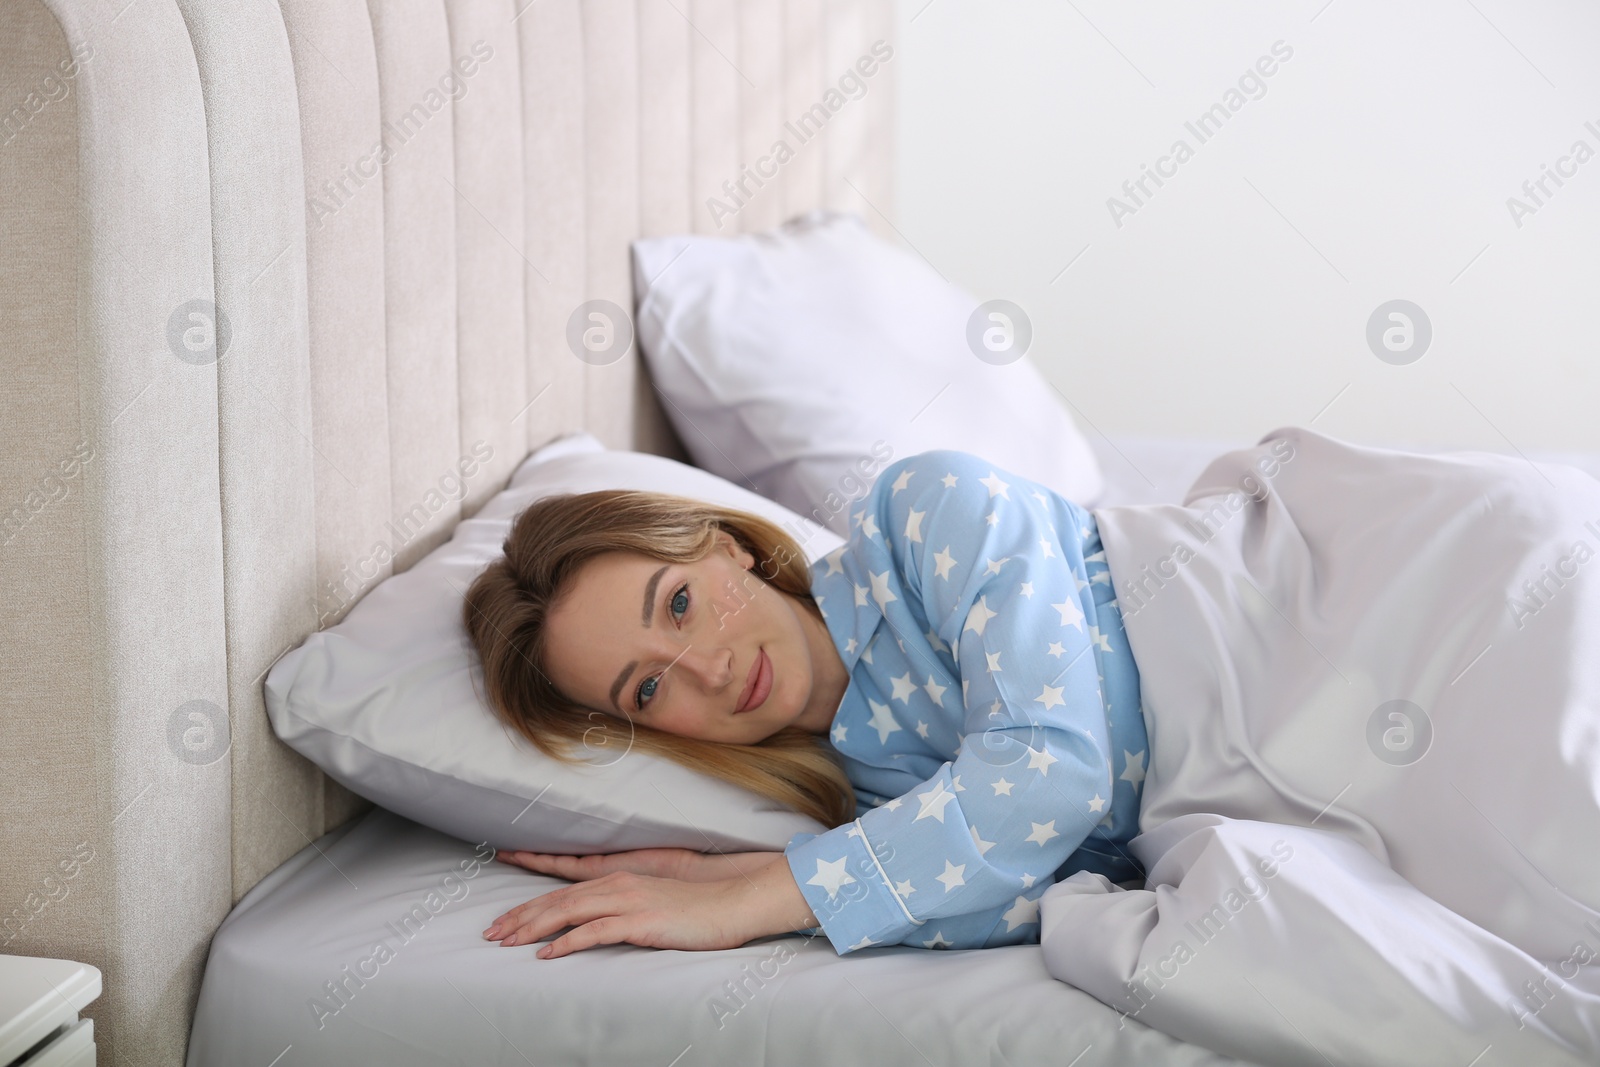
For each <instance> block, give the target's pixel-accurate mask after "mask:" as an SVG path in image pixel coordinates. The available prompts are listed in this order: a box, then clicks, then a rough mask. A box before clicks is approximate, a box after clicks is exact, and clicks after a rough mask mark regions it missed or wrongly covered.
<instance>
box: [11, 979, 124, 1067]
mask: <svg viewBox="0 0 1600 1067" xmlns="http://www.w3.org/2000/svg"><path fill="white" fill-rule="evenodd" d="M99 995H100V969H99V968H98V967H91V966H89V965H88V964H87V963H74V962H73V961H71V960H52V959H44V958H41V957H36V956H0V1067H94V1020H93V1019H80V1018H78V1012H80V1011H82V1010H83V1008H84V1007H85V1006H86V1005H88V1004H89V1002H90V1001H92V1000H94V998H95V997H98V996H99Z"/></svg>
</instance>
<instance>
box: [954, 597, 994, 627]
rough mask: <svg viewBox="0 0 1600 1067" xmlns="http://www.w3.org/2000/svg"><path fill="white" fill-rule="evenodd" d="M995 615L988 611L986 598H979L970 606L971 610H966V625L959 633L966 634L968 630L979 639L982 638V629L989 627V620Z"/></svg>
mask: <svg viewBox="0 0 1600 1067" xmlns="http://www.w3.org/2000/svg"><path fill="white" fill-rule="evenodd" d="M996 614H997V612H994V611H990V610H989V599H988V597H982V596H980V597H979V598H978V602H977V603H976V604H974V605H972V607H971V609H970V610H968V612H967V624H966V625H965V626H963V627H962V628H961V632H962V633H966V632H967V631H968V630H971V631H972V632H973V633H975V634H977V635H978V636H979V637H982V636H983V628H984V627H985V626H987V625H989V620H990V619H992V618H994V617H995V615H996Z"/></svg>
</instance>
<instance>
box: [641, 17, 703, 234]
mask: <svg viewBox="0 0 1600 1067" xmlns="http://www.w3.org/2000/svg"><path fill="white" fill-rule="evenodd" d="M638 30H639V235H640V236H641V237H662V236H665V235H667V234H674V233H687V232H689V216H690V214H691V213H692V212H693V211H694V204H693V197H692V196H691V195H690V191H689V170H690V154H689V50H690V44H689V38H690V37H691V36H693V34H694V30H693V29H691V28H690V26H689V23H688V21H687V20H686V19H685V18H684V17H683V15H682V13H681V12H680V11H679V10H678V9H677V8H675V7H674V6H673V0H639V16H638Z"/></svg>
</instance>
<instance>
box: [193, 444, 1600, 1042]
mask: <svg viewBox="0 0 1600 1067" xmlns="http://www.w3.org/2000/svg"><path fill="white" fill-rule="evenodd" d="M1092 443H1093V445H1094V448H1095V451H1096V453H1097V455H1098V456H1099V458H1100V461H1101V465H1102V469H1103V470H1104V473H1105V476H1106V485H1107V489H1106V492H1105V493H1104V494H1103V496H1102V497H1101V498H1100V499H1099V500H1097V501H1096V502H1095V504H1096V505H1097V506H1108V505H1111V504H1116V503H1147V502H1161V501H1177V500H1179V499H1181V497H1182V495H1183V493H1184V491H1185V490H1186V489H1187V488H1188V486H1189V484H1190V483H1191V482H1192V481H1193V479H1194V477H1195V476H1196V475H1197V474H1199V473H1200V471H1201V470H1202V469H1204V467H1205V466H1206V465H1207V464H1208V463H1209V462H1210V461H1211V460H1212V459H1213V458H1215V457H1216V456H1217V455H1219V454H1220V453H1222V452H1225V451H1228V450H1230V449H1232V448H1236V447H1240V446H1241V445H1246V444H1251V443H1253V441H1241V440H1232V441H1220V440H1204V441H1202V440H1179V439H1171V438H1150V437H1129V438H1118V439H1117V440H1116V441H1115V442H1112V441H1108V440H1107V439H1105V438H1103V437H1098V436H1096V437H1094V438H1092ZM1527 458H1529V460H1530V461H1532V462H1541V461H1543V460H1546V459H1549V460H1557V461H1560V462H1566V463H1570V464H1572V465H1574V466H1579V467H1582V468H1583V469H1586V470H1589V471H1590V472H1591V473H1595V474H1597V476H1600V455H1587V454H1585V455H1571V454H1560V455H1557V454H1553V453H1529V454H1528V456H1527ZM479 856H481V853H479V852H477V850H475V849H474V847H473V846H472V845H470V844H468V843H466V842H462V841H459V840H456V839H454V838H451V837H448V836H446V835H443V834H440V833H437V832H435V831H432V830H429V829H427V828H425V827H422V826H419V825H417V824H415V823H412V822H410V821H408V820H406V819H403V818H401V817H400V816H398V815H395V814H393V813H391V812H389V811H386V810H384V809H381V808H380V809H377V810H375V811H373V812H372V813H370V814H369V815H367V816H365V817H364V818H362V819H360V820H358V821H356V822H354V823H352V824H350V825H348V826H345V827H342V828H340V829H339V830H336V831H334V832H332V833H330V834H328V835H326V836H325V837H323V838H322V839H320V840H319V841H317V842H315V843H314V844H312V845H308V846H307V847H306V848H305V849H303V850H302V851H301V852H300V853H298V854H297V855H296V856H294V857H293V858H292V859H290V860H289V861H288V862H286V863H285V864H284V865H283V866H282V867H280V868H279V869H278V870H276V871H274V872H273V873H272V874H271V875H269V876H268V877H267V878H265V879H264V880H262V882H261V883H260V884H258V885H257V886H256V887H255V888H254V889H252V890H251V891H250V892H249V893H248V894H246V896H245V897H244V899H243V900H241V901H240V902H239V904H238V906H237V907H236V908H235V909H234V910H233V912H232V913H231V914H230V915H229V916H228V918H227V919H226V920H225V921H224V922H223V924H222V926H221V927H220V928H219V929H218V931H217V934H216V936H215V938H214V939H213V941H212V945H211V953H210V958H209V960H208V963H207V966H206V973H205V978H204V981H203V984H202V987H201V991H200V997H199V1003H198V1005H197V1008H196V1016H195V1023H194V1027H193V1030H192V1033H191V1037H190V1044H189V1051H188V1059H187V1063H188V1065H189V1067H212V1065H218V1064H236V1063H237V1064H258V1065H262V1067H309V1065H316V1064H339V1065H344V1064H351V1063H381V1064H384V1065H385V1067H414V1065H425V1064H426V1065H433V1064H472V1065H493V1064H508V1065H519V1064H540V1065H545V1064H603V1065H625V1064H640V1065H649V1067H667V1065H672V1067H692V1065H696V1064H741V1065H770V1067H779V1065H788V1064H793V1065H796V1067H800V1065H811V1064H816V1063H821V1062H830V1063H832V1062H837V1063H844V1064H851V1063H875V1064H901V1063H904V1064H935V1065H943V1064H950V1065H960V1067H969V1065H975V1064H1018V1065H1021V1064H1054V1065H1071V1067H1091V1065H1094V1064H1125V1063H1139V1064H1172V1065H1190V1064H1194V1065H1200V1064H1207V1065H1210V1064H1234V1063H1241V1062H1243V1061H1239V1060H1235V1059H1231V1058H1229V1057H1226V1056H1221V1055H1218V1054H1215V1053H1213V1052H1211V1051H1209V1050H1207V1049H1205V1048H1202V1047H1200V1046H1198V1045H1193V1044H1188V1043H1185V1042H1182V1041H1179V1040H1176V1039H1174V1038H1171V1037H1169V1036H1168V1035H1166V1034H1164V1033H1161V1032H1159V1031H1156V1030H1152V1029H1150V1028H1149V1027H1147V1026H1145V1025H1144V1024H1142V1023H1140V1022H1138V1021H1136V1020H1134V1019H1132V1018H1128V1017H1124V1016H1122V1015H1121V1014H1119V1013H1118V1012H1117V1011H1116V1010H1114V1009H1112V1008H1109V1007H1107V1006H1106V1005H1104V1004H1102V1003H1100V1002H1099V1001H1098V1000H1096V999H1094V998H1093V997H1091V996H1089V995H1088V994H1085V993H1083V992H1081V991H1079V990H1078V989H1075V988H1073V987H1071V986H1068V985H1066V984H1064V983H1062V982H1059V981H1057V980H1055V979H1054V978H1052V977H1050V975H1049V973H1048V972H1047V970H1046V969H1045V965H1044V962H1043V957H1042V954H1041V950H1040V948H1039V946H1037V945H1019V946H1011V947H1006V948H994V949H976V950H970V951H930V950H926V949H917V948H910V947H905V946H887V947H884V948H878V949H867V950H863V951H861V952H858V953H854V954H852V955H851V956H850V957H849V958H848V959H841V958H840V957H839V956H838V955H837V954H836V953H835V952H834V951H833V949H832V947H831V946H830V945H828V943H827V941H826V940H825V939H823V938H820V937H819V938H815V939H813V938H807V937H804V936H802V935H798V934H795V935H788V936H784V937H776V936H775V937H770V938H763V939H761V940H759V941H755V942H752V943H750V944H748V945H745V946H743V947H741V948H738V949H731V950H726V951H720V952H679V951H670V950H653V949H642V948H638V947H635V946H631V945H611V946H604V947H599V948H592V949H587V950H585V951H583V952H579V953H574V954H572V955H570V956H567V957H564V958H561V959H557V960H548V961H547V960H539V959H537V958H536V957H535V956H534V955H533V951H532V949H531V948H528V947H526V946H519V947H516V948H510V949H505V948H501V947H499V946H498V945H496V944H494V943H491V942H486V941H484V940H483V939H482V938H481V937H480V936H479V934H480V931H482V930H483V929H484V927H486V926H487V925H488V924H489V921H490V920H492V919H493V918H494V917H495V916H497V915H499V914H501V913H502V912H504V911H505V910H507V909H508V908H510V907H512V906H514V905H515V904H518V903H521V902H522V901H524V900H527V899H529V898H531V897H533V896H536V895H538V894H539V893H541V892H547V891H549V890H550V889H554V888H557V887H558V886H561V885H564V884H566V883H564V882H561V881H560V880H558V879H552V878H546V877H542V876H539V875H534V874H532V873H530V872H527V871H523V870H519V869H513V868H510V867H507V866H505V865H503V864H496V863H493V862H490V863H488V864H484V865H481V866H480V867H478V868H473V867H472V862H473V860H474V859H475V858H477V857H479ZM469 869H471V870H475V873H474V874H473V876H471V877H467V875H466V874H465V871H466V870H469ZM447 876H449V877H447ZM430 893H432V894H433V896H432V897H431V899H430ZM430 905H431V907H430ZM408 914H409V915H412V916H413V918H412V920H411V926H410V927H407V928H405V929H402V928H401V924H402V922H403V920H404V919H405V917H406V916H407V915H408ZM380 943H381V944H382V945H384V946H385V952H386V953H387V954H388V955H387V956H385V955H384V953H379V952H377V951H376V947H377V946H378V945H379V944H380ZM741 983H742V989H743V992H740V993H738V994H735V993H734V992H733V991H734V989H735V987H736V986H738V985H740V984H741ZM336 987H340V991H339V992H338V993H337V995H335V989H336Z"/></svg>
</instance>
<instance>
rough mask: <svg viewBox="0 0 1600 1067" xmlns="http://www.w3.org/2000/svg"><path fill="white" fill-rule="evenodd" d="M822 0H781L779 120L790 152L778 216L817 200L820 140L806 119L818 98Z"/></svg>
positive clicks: (819, 197)
mask: <svg viewBox="0 0 1600 1067" xmlns="http://www.w3.org/2000/svg"><path fill="white" fill-rule="evenodd" d="M823 3H824V0H783V51H784V59H783V120H784V122H785V123H787V124H789V125H788V126H786V127H785V133H786V135H787V136H788V138H789V140H790V143H791V144H793V145H794V147H795V156H794V158H793V159H791V160H790V161H789V162H788V163H787V164H786V165H785V166H784V168H783V176H782V192H783V215H784V218H792V217H793V216H795V215H798V214H800V213H801V212H803V211H809V210H810V209H811V208H814V207H820V206H821V205H822V164H823V155H824V151H823V144H822V139H821V137H820V136H818V135H817V134H816V133H815V131H814V128H813V126H812V125H811V122H812V121H813V119H812V118H810V116H811V115H812V112H811V108H812V107H814V106H815V105H816V104H817V103H819V102H820V101H821V100H822V85H823V82H822V69H823V68H822V5H823Z"/></svg>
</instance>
